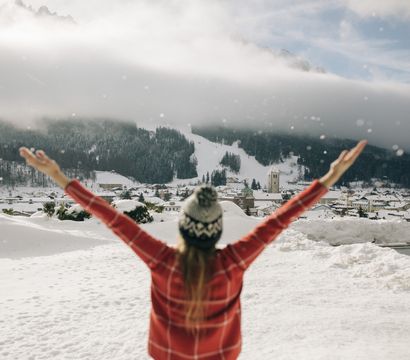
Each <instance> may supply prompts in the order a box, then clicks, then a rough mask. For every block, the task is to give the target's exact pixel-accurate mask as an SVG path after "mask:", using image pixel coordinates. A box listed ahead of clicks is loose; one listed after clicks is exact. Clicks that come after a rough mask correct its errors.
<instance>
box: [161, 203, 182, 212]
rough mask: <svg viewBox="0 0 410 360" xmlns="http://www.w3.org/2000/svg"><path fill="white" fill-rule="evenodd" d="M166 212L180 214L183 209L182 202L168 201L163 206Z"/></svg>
mask: <svg viewBox="0 0 410 360" xmlns="http://www.w3.org/2000/svg"><path fill="white" fill-rule="evenodd" d="M162 206H163V207H164V210H163V211H165V212H171V211H173V212H180V211H181V207H182V201H168V202H165V203H164V204H163V205H162Z"/></svg>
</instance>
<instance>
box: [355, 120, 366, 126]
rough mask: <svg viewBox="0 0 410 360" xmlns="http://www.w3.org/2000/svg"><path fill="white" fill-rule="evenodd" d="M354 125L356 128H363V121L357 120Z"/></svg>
mask: <svg viewBox="0 0 410 360" xmlns="http://www.w3.org/2000/svg"><path fill="white" fill-rule="evenodd" d="M356 125H357V126H363V125H364V120H363V119H357V120H356Z"/></svg>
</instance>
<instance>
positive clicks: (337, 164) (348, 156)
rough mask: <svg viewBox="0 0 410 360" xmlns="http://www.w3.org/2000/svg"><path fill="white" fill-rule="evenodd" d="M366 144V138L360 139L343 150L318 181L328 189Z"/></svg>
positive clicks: (351, 163)
mask: <svg viewBox="0 0 410 360" xmlns="http://www.w3.org/2000/svg"><path fill="white" fill-rule="evenodd" d="M366 144H367V140H361V141H359V142H358V143H357V145H356V146H355V147H354V148H352V149H351V150H350V151H348V150H343V151H342V152H341V153H340V155H339V157H338V158H337V159H336V160H335V161H333V162H332V163H331V164H330V170H329V172H328V173H327V174H326V175H325V176H323V177H322V178H320V180H319V181H320V182H321V183H322V184H323V185H325V186H326V187H327V188H328V189H329V188H330V187H331V186H333V185H334V184H335V183H336V182H337V181H338V180H339V179H340V178H341V176H342V175H343V174H344V173H345V172H346V171H347V169H349V168H350V167H351V166H352V165H353V163H354V162H355V161H356V159H357V158H358V156H359V155H360V153H361V152H362V151H363V149H364V148H365V146H366Z"/></svg>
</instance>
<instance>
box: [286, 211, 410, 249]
mask: <svg viewBox="0 0 410 360" xmlns="http://www.w3.org/2000/svg"><path fill="white" fill-rule="evenodd" d="M291 228H292V229H294V230H298V231H301V232H303V233H304V234H306V236H307V238H308V239H310V240H315V241H326V242H327V243H329V244H331V245H341V244H354V243H364V242H373V241H374V242H375V243H377V244H393V243H401V244H403V243H406V242H408V243H410V222H406V221H400V220H369V219H365V218H354V217H344V218H335V219H332V220H331V219H320V220H313V219H312V220H299V221H296V222H295V223H293V224H292V225H291Z"/></svg>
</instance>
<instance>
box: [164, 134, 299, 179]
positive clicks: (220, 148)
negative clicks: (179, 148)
mask: <svg viewBox="0 0 410 360" xmlns="http://www.w3.org/2000/svg"><path fill="white" fill-rule="evenodd" d="M176 129H177V130H178V131H180V132H181V133H182V134H183V135H184V136H185V137H186V138H187V139H188V140H189V141H192V142H193V143H194V144H195V153H194V155H195V157H196V159H197V160H198V166H197V172H198V177H197V178H194V179H191V181H192V182H194V181H195V180H201V179H202V175H205V176H206V173H207V172H209V174H211V173H212V171H214V170H216V169H222V166H221V165H220V164H219V163H220V161H221V160H222V157H223V156H224V155H225V153H226V152H230V153H232V154H235V155H239V156H240V159H241V168H240V171H239V173H238V174H235V173H233V172H231V171H227V174H228V176H234V177H237V178H238V179H239V180H244V179H246V180H248V182H249V183H250V182H251V181H252V179H255V180H256V181H259V182H260V184H261V186H262V187H264V186H266V183H267V179H268V172H269V171H270V169H271V168H272V166H274V167H275V168H276V169H278V170H279V171H280V185H281V186H282V185H283V184H285V183H287V182H288V181H295V180H297V178H298V166H297V159H298V157H297V156H291V157H290V158H288V159H285V161H284V162H283V163H275V164H272V165H270V166H264V165H262V164H260V163H259V162H258V161H257V160H256V159H255V157H254V156H249V155H248V154H246V152H245V150H243V149H241V148H239V147H238V143H237V142H235V143H233V144H232V145H225V144H219V143H214V142H212V141H209V140H208V139H206V138H204V137H202V136H200V135H196V134H192V132H191V131H190V130H189V129H187V128H184V127H179V128H176ZM302 171H303V168H302ZM172 183H173V184H182V183H189V180H180V179H176V180H174V181H173V182H172Z"/></svg>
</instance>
